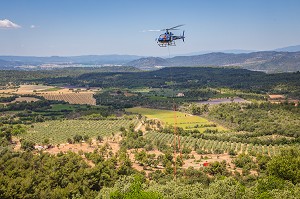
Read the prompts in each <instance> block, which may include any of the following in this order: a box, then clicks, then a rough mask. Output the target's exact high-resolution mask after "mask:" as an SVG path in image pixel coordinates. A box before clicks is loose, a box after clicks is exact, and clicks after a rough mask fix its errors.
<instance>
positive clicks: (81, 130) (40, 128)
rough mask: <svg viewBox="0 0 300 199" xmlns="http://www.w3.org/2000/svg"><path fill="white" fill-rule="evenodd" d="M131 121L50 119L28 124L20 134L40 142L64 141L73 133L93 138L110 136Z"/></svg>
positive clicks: (55, 142) (22, 136) (26, 138)
mask: <svg viewBox="0 0 300 199" xmlns="http://www.w3.org/2000/svg"><path fill="white" fill-rule="evenodd" d="M131 123H134V124H136V120H125V119H119V120H62V121H59V120H52V121H47V122H41V123H36V124H34V126H33V127H31V126H28V130H27V133H25V134H23V135H21V136H20V138H23V139H25V140H30V141H33V142H34V143H38V144H41V143H42V142H43V141H44V140H45V139H49V140H50V143H52V144H57V143H65V142H67V139H68V138H73V136H74V135H76V134H77V135H81V136H84V135H87V136H89V137H90V138H95V137H96V136H98V135H101V136H103V137H105V136H110V135H111V134H112V133H116V132H118V131H119V129H120V127H125V128H127V127H129V125H130V124H131Z"/></svg>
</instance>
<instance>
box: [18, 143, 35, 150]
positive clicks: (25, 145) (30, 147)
mask: <svg viewBox="0 0 300 199" xmlns="http://www.w3.org/2000/svg"><path fill="white" fill-rule="evenodd" d="M34 146H35V143H34V142H32V141H27V140H22V141H21V149H23V150H25V151H32V150H34Z"/></svg>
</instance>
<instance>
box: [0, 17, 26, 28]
mask: <svg viewBox="0 0 300 199" xmlns="http://www.w3.org/2000/svg"><path fill="white" fill-rule="evenodd" d="M0 28H5V29H15V28H21V26H19V25H18V24H15V23H13V22H11V21H9V20H8V19H4V20H0Z"/></svg>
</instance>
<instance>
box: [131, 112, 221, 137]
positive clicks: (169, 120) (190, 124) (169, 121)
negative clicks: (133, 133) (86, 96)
mask: <svg viewBox="0 0 300 199" xmlns="http://www.w3.org/2000/svg"><path fill="white" fill-rule="evenodd" d="M126 111H128V112H132V113H139V114H141V115H144V116H146V117H147V118H149V119H158V120H160V121H161V122H162V123H163V125H174V124H175V123H176V126H177V127H182V128H184V129H198V130H199V131H201V132H203V131H204V130H205V129H218V130H226V129H225V128H224V127H222V126H220V125H218V124H216V127H203V125H211V124H215V123H213V122H211V121H209V120H207V119H206V118H203V117H200V116H195V115H190V114H187V113H182V112H178V111H176V112H174V111H169V110H160V109H149V108H141V107H135V108H129V109H126ZM175 116H176V117H175ZM175 118H176V119H175ZM197 125H198V126H197Z"/></svg>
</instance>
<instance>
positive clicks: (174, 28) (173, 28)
mask: <svg viewBox="0 0 300 199" xmlns="http://www.w3.org/2000/svg"><path fill="white" fill-rule="evenodd" d="M181 26H184V24H180V25H178V26H174V27H172V28H167V29H166V30H178V29H176V28H178V27H181Z"/></svg>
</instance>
